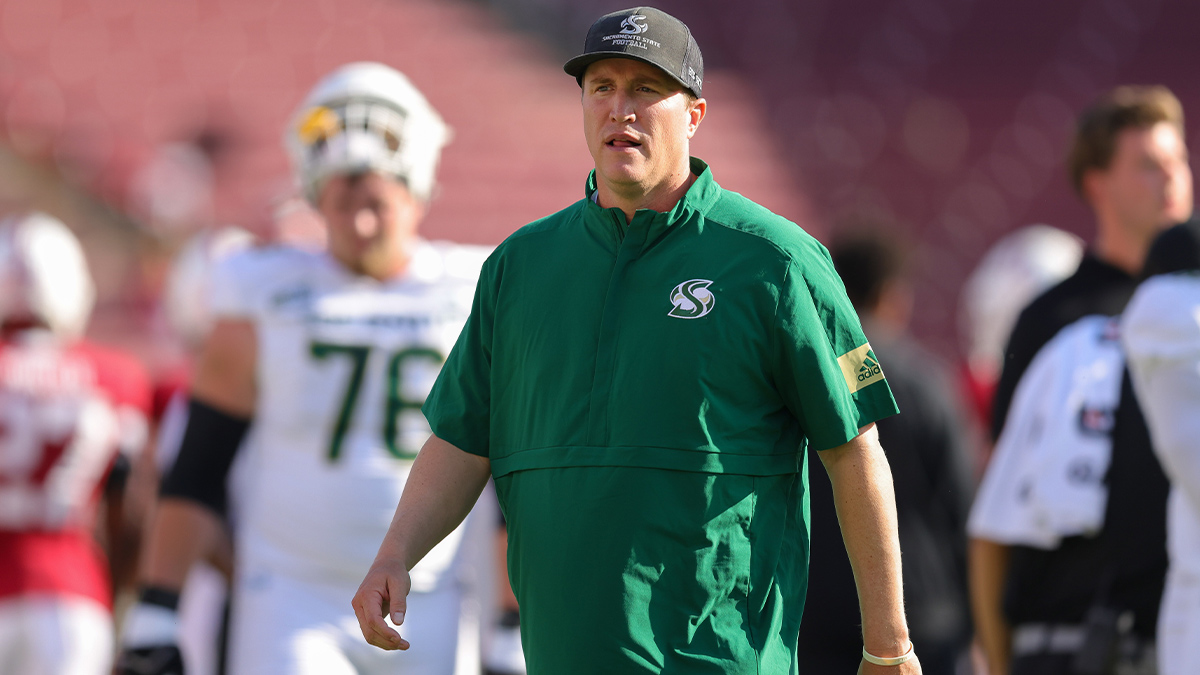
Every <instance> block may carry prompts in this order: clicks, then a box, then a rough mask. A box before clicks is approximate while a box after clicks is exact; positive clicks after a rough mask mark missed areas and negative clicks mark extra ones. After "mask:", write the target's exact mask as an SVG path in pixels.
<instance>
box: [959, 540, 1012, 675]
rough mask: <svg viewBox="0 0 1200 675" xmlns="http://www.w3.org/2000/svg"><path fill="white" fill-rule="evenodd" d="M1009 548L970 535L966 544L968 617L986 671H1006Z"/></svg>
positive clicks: (1009, 643) (1009, 653)
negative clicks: (968, 591) (1004, 601)
mask: <svg viewBox="0 0 1200 675" xmlns="http://www.w3.org/2000/svg"><path fill="white" fill-rule="evenodd" d="M1011 552H1012V549H1011V547H1009V546H1008V545H1007V544H1001V543H999V542H995V541H991V540H988V539H978V538H976V537H971V539H970V542H969V543H968V545H967V565H968V578H969V580H970V581H969V585H970V590H971V617H972V618H973V619H974V620H975V636H976V639H977V640H978V641H979V647H980V648H981V649H982V650H983V657H984V659H985V660H986V661H987V664H988V672H990V673H999V674H1001V675H1003V673H1007V672H1008V665H1009V660H1010V659H1011V658H1012V633H1011V630H1010V628H1009V625H1008V622H1007V621H1006V620H1005V618H1004V608H1003V599H1004V580H1005V579H1006V578H1007V576H1008V559H1009V555H1010V554H1011Z"/></svg>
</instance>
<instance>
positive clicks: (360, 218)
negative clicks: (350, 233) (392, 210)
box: [354, 209, 379, 237]
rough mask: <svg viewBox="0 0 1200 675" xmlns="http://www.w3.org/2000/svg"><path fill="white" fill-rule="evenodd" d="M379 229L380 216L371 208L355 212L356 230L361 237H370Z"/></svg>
mask: <svg viewBox="0 0 1200 675" xmlns="http://www.w3.org/2000/svg"><path fill="white" fill-rule="evenodd" d="M378 229H379V218H378V216H376V215H375V212H374V211H372V210H371V209H359V211H358V213H355V214H354V231H355V233H357V234H358V236H360V237H370V236H372V235H374V234H375V232H376V231H377V230H378Z"/></svg>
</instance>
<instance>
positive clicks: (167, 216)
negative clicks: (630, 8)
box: [0, 0, 1200, 368]
mask: <svg viewBox="0 0 1200 675" xmlns="http://www.w3.org/2000/svg"><path fill="white" fill-rule="evenodd" d="M624 6H626V4H625V2H624V1H623V0H490V1H489V0H203V1H202V0H170V1H158V2H144V1H139V0H0V211H4V212H7V211H13V210H18V209H26V208H37V209H41V210H44V211H47V212H50V213H52V214H54V215H56V216H58V217H59V218H61V219H62V220H63V221H65V222H66V223H67V224H68V225H69V226H71V227H72V228H73V229H75V230H76V232H77V233H78V234H79V236H80V238H81V239H82V240H83V242H84V245H85V247H86V250H87V252H88V255H89V260H90V263H91V266H92V269H93V272H94V275H95V276H96V281H97V285H98V291H99V302H98V305H97V310H96V313H95V315H94V318H93V321H92V326H91V331H90V332H91V334H92V336H93V337H95V338H97V339H99V340H101V341H106V342H110V343H115V344H121V345H124V346H127V347H131V348H133V349H135V350H137V351H138V352H139V353H140V354H142V355H143V356H144V357H145V358H146V359H147V361H148V362H149V365H150V366H151V367H152V368H155V367H158V366H160V365H162V364H164V363H167V362H169V361H171V360H172V358H173V355H172V354H171V353H169V352H170V349H171V348H170V347H168V346H164V345H166V344H167V343H168V342H169V341H166V340H163V339H160V338H161V336H162V335H163V334H165V332H166V329H165V328H164V327H162V326H161V324H162V323H163V322H162V319H161V318H160V317H159V314H158V311H157V310H156V307H157V303H158V298H159V296H160V294H161V289H162V285H163V279H164V277H165V275H166V272H167V269H168V266H169V261H170V258H171V255H172V254H173V253H174V252H175V251H176V250H177V249H178V248H179V246H180V245H181V244H182V242H183V241H185V240H186V239H187V237H188V236H189V235H191V234H192V233H194V232H196V231H197V230H201V229H205V228H212V227H215V226H223V225H231V224H232V225H237V226H240V227H243V228H246V229H249V230H251V231H253V232H254V233H256V234H257V235H259V236H260V237H262V238H264V239H266V240H278V239H284V240H298V241H313V240H319V238H320V237H321V236H322V235H321V228H320V225H319V223H317V222H316V219H315V216H313V215H312V213H311V212H310V211H308V210H307V207H306V206H305V205H304V203H303V202H302V200H300V199H298V198H297V197H296V190H295V186H294V184H293V182H292V179H291V177H290V174H289V172H288V168H287V164H286V159H285V156H284V151H283V149H282V145H281V138H282V131H283V129H284V126H285V124H286V123H287V121H288V115H289V114H291V113H292V111H293V110H294V109H295V106H296V105H297V104H298V102H299V100H300V98H301V97H302V96H303V94H304V92H305V91H307V90H308V88H309V87H310V86H311V85H312V84H313V83H314V82H315V81H316V80H317V78H319V77H320V76H321V75H323V74H325V73H326V72H328V71H330V70H331V69H333V68H334V67H336V66H337V65H340V64H342V63H345V62H348V61H354V60H378V61H383V62H385V63H388V64H389V65H392V66H394V67H396V68H398V69H399V70H401V71H403V72H404V73H406V74H407V75H408V76H409V77H410V78H411V79H412V80H413V81H414V83H415V84H416V85H417V86H418V87H419V88H420V89H421V90H422V91H423V92H425V94H426V95H427V96H428V98H429V99H430V101H431V102H432V103H433V105H434V106H435V107H436V108H437V109H438V110H439V111H440V112H441V113H442V115H443V116H444V117H445V118H446V120H447V121H448V122H449V123H450V124H451V125H452V127H453V129H454V139H453V141H452V142H451V144H450V145H449V147H448V148H447V149H446V151H445V153H444V155H443V160H442V166H441V170H440V188H439V190H438V193H437V195H436V197H435V200H434V203H433V205H432V209H431V212H430V215H429V217H428V219H427V220H426V221H425V225H424V231H425V234H426V236H427V237H429V238H434V239H440V238H446V239H454V240H458V241H463V242H469V243H486V244H495V243H498V242H499V241H500V240H502V239H503V238H504V237H505V236H506V235H507V234H509V233H510V232H512V231H513V230H515V229H516V228H518V227H520V226H521V225H523V224H524V223H526V222H528V221H530V220H532V219H535V218H538V217H540V216H543V215H545V214H547V213H550V212H552V211H555V210H557V209H559V208H562V207H563V206H565V205H566V204H568V203H570V202H572V201H575V200H576V199H578V198H580V197H581V196H582V194H583V191H582V189H583V181H584V177H585V175H586V173H587V171H588V170H589V169H590V167H591V162H590V158H589V155H588V153H587V150H586V146H585V144H584V141H583V137H582V134H581V126H580V120H581V117H580V113H579V108H578V105H579V103H578V96H579V92H578V88H577V87H576V86H575V84H574V83H573V82H571V79H570V78H569V77H567V76H566V75H564V74H563V73H562V71H561V63H562V62H563V60H564V58H565V57H568V56H570V55H573V54H574V53H575V52H576V51H577V50H578V48H579V45H580V44H581V43H582V37H583V35H584V34H585V32H586V30H587V27H588V25H589V24H590V23H591V21H592V20H593V19H594V18H595V17H596V16H597V15H599V14H601V13H603V12H608V11H614V10H616V9H620V8H622V7H624ZM657 6H659V7H660V8H661V9H663V10H666V11H668V12H671V13H673V14H675V15H676V16H678V17H680V18H681V19H683V20H684V21H685V22H686V23H687V24H688V25H689V26H690V27H691V29H692V30H693V32H694V34H695V36H696V38H697V40H698V42H699V43H700V45H701V46H702V47H703V50H704V55H705V59H706V70H707V76H706V82H705V94H706V98H708V100H709V102H710V108H709V116H708V119H707V120H706V122H705V124H704V126H703V127H702V129H701V131H700V132H699V134H698V136H697V138H696V139H695V141H694V145H693V153H694V154H695V155H696V156H699V157H701V158H703V159H705V160H707V161H709V162H710V163H711V164H712V166H713V170H714V176H715V177H716V179H717V180H718V181H719V182H720V183H721V184H722V185H724V186H725V187H727V188H729V189H733V190H736V191H739V192H742V193H744V194H746V195H747V196H749V197H751V198H752V199H755V200H756V201H759V202H760V203H762V204H764V205H765V206H767V207H769V208H771V209H773V210H775V211H777V212H779V213H781V214H783V215H785V216H787V217H789V218H791V219H793V220H795V221H796V222H798V223H800V224H801V225H802V226H803V227H805V228H806V229H807V230H808V231H810V232H811V233H813V234H814V235H816V236H817V237H818V238H819V239H821V240H823V241H827V240H828V239H829V238H830V237H831V236H833V235H835V234H836V233H837V232H838V230H839V228H846V227H849V226H850V225H848V224H854V223H862V222H874V223H883V224H886V225H887V226H888V227H890V228H892V229H893V230H894V231H895V233H897V234H899V235H901V236H903V237H904V238H906V239H908V240H910V241H911V242H913V244H914V249H915V251H916V260H915V262H916V265H915V267H916V269H915V273H916V274H915V276H916V278H915V279H914V281H915V283H916V298H917V301H916V306H917V312H916V314H915V316H914V324H913V332H914V333H915V335H916V336H917V337H918V338H919V339H921V340H922V341H923V342H924V343H926V344H927V345H929V346H930V347H931V348H933V350H934V351H936V352H938V353H940V354H941V355H942V356H944V357H945V358H946V360H947V361H958V360H960V357H961V354H962V347H961V344H960V341H959V337H958V335H959V329H958V327H957V323H956V322H957V321H958V320H959V319H958V318H957V317H958V314H959V312H960V289H961V287H962V285H963V281H964V280H965V279H966V277H967V275H968V274H969V273H970V272H971V270H972V269H973V268H974V267H975V265H976V264H977V263H978V262H979V260H980V259H981V257H982V256H983V254H984V253H985V252H986V251H987V249H988V247H989V246H991V245H992V244H993V243H994V242H995V241H997V240H998V239H1000V238H1001V237H1002V236H1003V235H1005V234H1006V233H1008V232H1011V231H1013V230H1015V229H1017V228H1019V227H1021V226H1023V225H1026V224H1030V223H1035V222H1042V223H1049V224H1051V225H1054V226H1056V227H1059V228H1062V229H1064V230H1067V231H1069V232H1073V233H1076V234H1079V235H1080V236H1082V237H1083V238H1084V239H1088V238H1089V237H1090V234H1091V231H1092V227H1093V221H1092V216H1091V214H1090V212H1089V211H1088V210H1087V208H1086V207H1085V206H1084V205H1083V204H1082V203H1081V202H1080V201H1079V200H1078V199H1077V198H1076V196H1075V195H1074V194H1073V193H1072V190H1071V187H1070V183H1069V180H1068V178H1067V174H1066V170H1065V167H1064V156H1065V153H1066V146H1067V142H1068V139H1069V137H1070V133H1071V129H1072V124H1073V122H1074V119H1075V116H1076V114H1077V113H1078V111H1079V110H1080V109H1082V108H1083V107H1084V106H1085V105H1086V104H1087V103H1089V102H1091V101H1092V100H1094V99H1095V98H1096V97H1097V96H1098V95H1100V94H1101V93H1103V92H1105V91H1106V90H1108V89H1110V88H1111V87H1112V86H1114V85H1117V84H1164V85H1166V86H1168V87H1170V88H1171V89H1172V90H1173V91H1174V92H1175V93H1176V95H1177V96H1178V97H1179V98H1180V100H1181V101H1182V102H1183V106H1184V110H1185V112H1187V113H1192V114H1195V111H1200V77H1197V76H1196V74H1195V69H1194V65H1195V63H1196V47H1195V38H1194V30H1195V26H1197V25H1200V3H1196V2H1194V0H1055V2H1045V0H858V1H856V2H833V1H832V0H743V1H741V2H737V3H733V2H726V1H722V0H659V2H658V3H657ZM1198 132H1200V125H1192V128H1191V130H1190V131H1189V133H1188V141H1189V145H1190V146H1192V147H1195V146H1196V145H1197V143H1198V142H1200V133H1198Z"/></svg>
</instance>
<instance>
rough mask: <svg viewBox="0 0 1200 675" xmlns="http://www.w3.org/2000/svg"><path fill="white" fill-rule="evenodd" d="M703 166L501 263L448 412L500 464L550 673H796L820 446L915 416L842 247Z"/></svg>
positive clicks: (527, 237)
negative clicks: (654, 198) (653, 195)
mask: <svg viewBox="0 0 1200 675" xmlns="http://www.w3.org/2000/svg"><path fill="white" fill-rule="evenodd" d="M692 168H693V171H694V173H696V174H697V175H698V178H697V180H696V181H695V183H694V184H693V185H692V187H691V188H690V189H689V191H688V193H687V195H686V197H685V198H684V199H683V200H681V201H680V202H679V203H678V204H677V205H676V207H675V208H674V209H672V210H671V211H670V212H667V213H657V212H653V211H639V212H638V213H637V214H636V215H635V217H634V218H633V220H632V221H631V222H628V223H627V222H626V219H625V216H624V214H623V213H622V212H621V211H620V210H618V209H611V210H610V209H604V208H601V207H600V206H599V205H598V204H597V203H596V202H594V201H593V200H592V199H591V198H590V195H591V194H594V190H595V185H594V183H593V182H592V181H591V180H589V184H588V192H589V198H588V199H584V200H582V201H580V202H578V203H576V204H574V205H573V206H571V207H569V208H567V209H566V210H564V211H561V212H559V213H557V214H554V215H552V216H550V217H548V218H546V219H543V220H541V221H538V222H535V223H532V224H530V225H528V226H527V227H525V228H523V229H521V230H519V231H518V232H517V233H515V234H514V235H513V236H511V237H510V238H509V239H508V240H507V241H505V242H504V243H503V244H501V246H500V247H499V248H498V249H497V250H496V252H495V253H494V254H493V255H492V256H491V257H490V258H489V260H488V261H487V263H486V264H485V265H484V270H483V273H482V276H481V278H480V281H479V286H478V288H477V290H476V296H475V300H474V306H473V308H472V312H471V317H470V318H469V319H468V321H467V325H466V327H465V328H464V330H463V333H462V334H461V335H460V336H459V340H458V342H457V344H456V345H455V347H454V350H453V351H452V352H451V354H450V357H449V359H448V360H447V362H446V365H445V366H444V368H443V370H442V372H441V375H440V376H439V378H438V381H437V382H436V384H435V385H434V388H433V391H432V392H431V394H430V396H429V398H428V399H427V401H426V405H425V408H424V410H425V413H426V415H427V416H428V418H429V422H430V425H431V427H432V428H433V431H434V433H436V434H437V435H438V436H439V437H441V438H442V439H444V440H447V441H449V442H450V443H452V444H454V445H455V446H457V447H459V448H461V449H463V450H466V451H468V452H472V453H475V454H478V455H484V456H487V457H488V458H489V459H490V461H491V467H492V473H493V475H494V476H495V477H496V490H497V495H498V497H499V498H500V505H501V508H502V509H503V510H504V513H505V515H506V516H507V518H508V540H509V548H508V556H509V559H508V563H509V565H508V568H509V577H510V580H511V581H512V588H513V591H514V592H515V593H516V596H517V600H518V602H519V603H520V606H521V635H522V640H523V643H524V648H525V654H526V663H527V666H528V671H529V673H530V675H554V674H557V673H573V674H575V675H592V674H596V675H600V674H602V673H603V674H607V673H623V674H626V675H633V674H641V673H646V674H657V673H663V672H714V673H716V672H720V673H725V674H727V675H735V674H740V673H749V672H763V673H766V672H771V673H776V672H778V673H787V672H793V673H794V672H796V639H797V634H798V630H799V621H800V615H801V612H802V609H803V605H804V592H805V587H806V584H807V553H808V509H807V493H806V485H807V484H806V482H805V479H806V474H805V473H804V472H803V468H804V466H805V464H804V456H805V454H804V453H805V447H806V445H812V446H813V447H815V448H816V449H825V448H831V447H834V446H837V445H840V444H842V443H845V442H846V441H848V440H850V439H851V438H853V437H854V436H856V435H857V433H858V429H859V428H860V427H862V426H863V425H865V424H867V423H869V422H872V421H874V420H876V419H878V418H880V417H883V416H885V415H888V414H891V413H893V412H895V411H896V407H895V403H894V402H893V399H892V395H891V392H890V390H889V388H888V385H887V383H886V381H885V380H884V376H883V373H882V371H881V370H880V366H879V364H878V363H877V362H876V360H875V355H874V354H873V353H872V352H871V349H870V346H869V345H868V344H867V341H866V339H865V338H864V337H863V333H862V330H861V328H860V326H859V323H858V319H857V317H856V316H855V314H854V312H853V310H852V308H851V306H850V303H849V302H848V301H847V299H846V295H845V291H844V290H843V287H842V284H841V282H840V280H839V279H838V277H837V275H836V274H835V273H834V270H833V265H832V264H831V262H830V259H829V256H828V253H827V252H826V251H825V249H824V248H823V247H822V246H821V245H820V244H818V243H817V242H816V241H814V240H813V239H812V238H811V237H809V236H808V235H807V234H805V233H804V231H803V230H801V229H800V228H799V227H797V226H796V225H794V224H793V223H790V222H788V221H787V220H784V219H783V218H780V217H778V216H776V215H774V214H772V213H770V212H769V211H767V210H766V209H763V208H762V207H760V206H757V205H756V204H754V203H753V202H750V201H749V200H747V199H745V198H743V197H741V196H740V195H737V194H735V193H732V192H727V191H724V190H722V189H721V188H720V187H719V186H718V185H717V184H716V183H715V182H713V180H712V176H711V174H710V173H709V172H708V170H707V167H705V166H704V165H703V163H700V162H699V161H698V160H693V165H692Z"/></svg>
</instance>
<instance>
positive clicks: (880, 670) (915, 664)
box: [858, 654, 921, 675]
mask: <svg viewBox="0 0 1200 675" xmlns="http://www.w3.org/2000/svg"><path fill="white" fill-rule="evenodd" d="M858 675H921V662H920V661H919V660H917V657H916V655H915V654H914V655H913V657H912V658H911V659H909V660H907V661H905V662H904V663H901V664H900V665H898V666H877V665H875V664H874V663H867V661H866V660H863V661H862V663H860V664H859V666H858Z"/></svg>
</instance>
